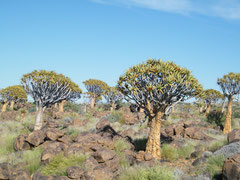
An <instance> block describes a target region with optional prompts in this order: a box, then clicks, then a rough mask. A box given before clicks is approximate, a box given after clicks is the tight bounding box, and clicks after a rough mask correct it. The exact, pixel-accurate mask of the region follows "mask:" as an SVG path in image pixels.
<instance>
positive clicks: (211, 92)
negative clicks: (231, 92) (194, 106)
mask: <svg viewBox="0 0 240 180" xmlns="http://www.w3.org/2000/svg"><path fill="white" fill-rule="evenodd" d="M201 96H202V97H201V98H202V99H203V100H204V102H205V104H206V110H205V116H207V115H208V114H209V112H210V110H211V107H212V106H213V105H215V104H216V103H217V102H218V101H219V100H221V99H222V100H223V98H224V96H223V95H222V94H221V93H220V92H219V91H217V90H215V89H207V90H205V91H203V92H202V93H201Z"/></svg>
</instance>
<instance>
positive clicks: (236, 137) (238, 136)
mask: <svg viewBox="0 0 240 180" xmlns="http://www.w3.org/2000/svg"><path fill="white" fill-rule="evenodd" d="M227 139H228V143H233V142H238V141H240V129H235V130H233V131H232V132H230V133H229V134H228V137H227Z"/></svg>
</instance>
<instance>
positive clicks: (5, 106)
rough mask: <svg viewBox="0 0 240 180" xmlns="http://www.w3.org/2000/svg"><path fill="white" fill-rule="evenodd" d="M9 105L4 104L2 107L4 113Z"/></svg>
mask: <svg viewBox="0 0 240 180" xmlns="http://www.w3.org/2000/svg"><path fill="white" fill-rule="evenodd" d="M7 106H8V103H4V104H3V106H2V112H6V110H7Z"/></svg>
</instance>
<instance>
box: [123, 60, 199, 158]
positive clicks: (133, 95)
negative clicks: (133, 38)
mask: <svg viewBox="0 0 240 180" xmlns="http://www.w3.org/2000/svg"><path fill="white" fill-rule="evenodd" d="M118 88H119V90H120V91H121V92H122V93H123V94H124V95H125V96H126V98H127V99H129V100H130V101H133V102H135V103H136V104H137V106H138V107H140V108H142V109H144V111H145V114H146V115H147V116H148V120H149V126H150V132H149V135H148V141H147V146H146V152H147V153H150V154H152V155H153V157H155V158H156V159H160V158H161V148H160V128H161V121H163V120H165V117H166V116H168V115H169V114H170V112H171V108H172V107H173V106H174V105H176V104H177V103H179V102H181V101H184V100H186V99H189V98H191V97H193V96H195V95H197V94H199V93H200V92H201V91H202V87H201V86H200V85H199V84H198V81H197V80H196V79H195V78H194V77H193V76H192V75H191V72H190V71H189V70H187V69H184V68H181V67H180V66H178V65H176V64H174V63H173V62H164V61H162V60H152V59H150V60H148V61H147V62H146V63H142V64H139V65H135V66H133V67H131V68H130V69H128V71H127V72H126V73H125V74H124V75H122V76H121V77H120V78H119V81H118Z"/></svg>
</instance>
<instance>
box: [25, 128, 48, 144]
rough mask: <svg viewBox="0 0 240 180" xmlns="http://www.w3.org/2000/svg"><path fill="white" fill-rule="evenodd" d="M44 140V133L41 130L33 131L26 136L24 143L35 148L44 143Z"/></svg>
mask: <svg viewBox="0 0 240 180" xmlns="http://www.w3.org/2000/svg"><path fill="white" fill-rule="evenodd" d="M45 138H46V133H45V132H44V131H42V130H37V131H33V132H32V133H30V134H29V135H28V137H27V138H26V141H27V142H28V143H30V144H31V145H33V146H35V147H37V146H39V145H40V144H42V143H43V142H44V139H45Z"/></svg>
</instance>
